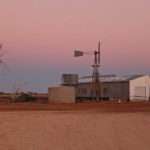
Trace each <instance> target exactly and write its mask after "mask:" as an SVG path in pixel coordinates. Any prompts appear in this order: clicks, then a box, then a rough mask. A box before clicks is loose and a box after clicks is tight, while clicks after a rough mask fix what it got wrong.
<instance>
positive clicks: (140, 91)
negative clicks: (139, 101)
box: [135, 87, 146, 97]
mask: <svg viewBox="0 0 150 150" xmlns="http://www.w3.org/2000/svg"><path fill="white" fill-rule="evenodd" d="M135 96H136V97H146V87H135Z"/></svg>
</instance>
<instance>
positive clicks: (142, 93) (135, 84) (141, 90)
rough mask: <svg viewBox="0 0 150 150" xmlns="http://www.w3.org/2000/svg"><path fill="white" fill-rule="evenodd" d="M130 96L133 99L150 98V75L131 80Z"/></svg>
mask: <svg viewBox="0 0 150 150" xmlns="http://www.w3.org/2000/svg"><path fill="white" fill-rule="evenodd" d="M129 97H130V100H131V101H134V100H136V101H138V100H149V97H150V77H149V76H148V75H145V76H142V77H138V78H136V79H133V80H130V81H129Z"/></svg>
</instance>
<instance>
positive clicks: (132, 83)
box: [76, 75, 150, 101]
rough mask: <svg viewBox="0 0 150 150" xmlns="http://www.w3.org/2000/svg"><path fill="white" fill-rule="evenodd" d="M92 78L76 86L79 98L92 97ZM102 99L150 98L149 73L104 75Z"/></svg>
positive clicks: (102, 79)
mask: <svg viewBox="0 0 150 150" xmlns="http://www.w3.org/2000/svg"><path fill="white" fill-rule="evenodd" d="M90 80H91V79H90V78H86V79H83V80H80V82H79V83H78V85H77V87H76V97H77V99H92V95H93V89H92V83H91V81H90ZM100 81H101V83H100V86H101V91H100V92H101V93H100V95H101V99H104V100H118V99H121V100H130V101H135V100H136V101H140V100H146V101H148V100H149V99H150V77H149V75H130V76H121V77H118V76H114V75H113V76H102V77H100Z"/></svg>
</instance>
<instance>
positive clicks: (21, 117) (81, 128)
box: [0, 111, 150, 150]
mask: <svg viewBox="0 0 150 150" xmlns="http://www.w3.org/2000/svg"><path fill="white" fill-rule="evenodd" d="M0 150H150V112H138V113H135V112H132V113H111V112H109V113H101V112H88V111H75V112H73V111H71V112H70V111H67V112H66V111H61V112H60V111H13V112H12V111H7V112H0Z"/></svg>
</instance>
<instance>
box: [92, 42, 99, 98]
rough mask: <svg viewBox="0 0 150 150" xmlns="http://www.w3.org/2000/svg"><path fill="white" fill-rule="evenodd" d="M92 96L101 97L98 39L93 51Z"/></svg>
mask: <svg viewBox="0 0 150 150" xmlns="http://www.w3.org/2000/svg"><path fill="white" fill-rule="evenodd" d="M92 68H93V74H92V97H94V98H95V99H96V101H99V100H100V98H101V83H100V78H99V77H100V73H99V68H100V41H99V42H98V50H96V51H94V64H93V65H92Z"/></svg>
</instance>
